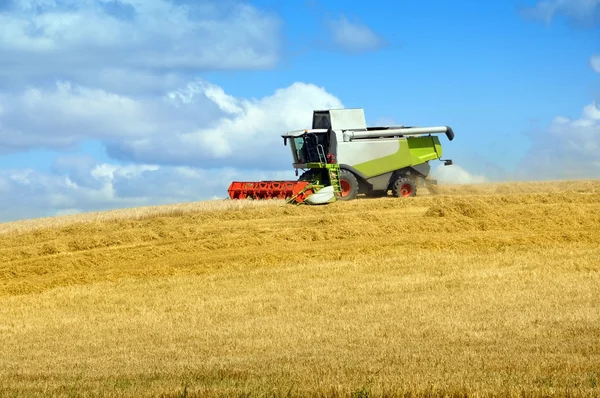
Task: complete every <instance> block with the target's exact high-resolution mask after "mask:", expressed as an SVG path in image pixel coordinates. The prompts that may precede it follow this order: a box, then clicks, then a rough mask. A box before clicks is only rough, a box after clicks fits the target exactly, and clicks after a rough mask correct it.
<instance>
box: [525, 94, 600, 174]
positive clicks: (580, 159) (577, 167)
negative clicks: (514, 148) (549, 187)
mask: <svg viewBox="0 0 600 398" xmlns="http://www.w3.org/2000/svg"><path fill="white" fill-rule="evenodd" d="M530 136H531V139H532V142H533V145H532V148H531V150H530V151H529V152H528V154H527V155H526V157H525V159H524V160H523V162H522V164H521V166H520V167H519V174H520V175H525V176H529V177H534V178H544V179H561V178H599V177H600V106H599V105H597V104H596V102H592V103H591V104H589V105H587V106H585V107H584V108H583V111H582V114H581V117H580V118H578V119H570V118H567V117H564V116H560V117H556V118H555V119H554V120H553V122H552V123H551V124H550V126H549V127H548V129H546V130H545V131H541V132H536V133H532V134H531V135H530Z"/></svg>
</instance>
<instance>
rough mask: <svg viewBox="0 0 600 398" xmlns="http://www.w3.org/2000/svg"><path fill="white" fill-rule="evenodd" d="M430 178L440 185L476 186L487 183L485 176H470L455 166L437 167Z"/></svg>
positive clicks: (441, 165)
mask: <svg viewBox="0 0 600 398" xmlns="http://www.w3.org/2000/svg"><path fill="white" fill-rule="evenodd" d="M431 177H432V178H434V179H436V180H437V181H438V183H440V184H478V183H484V182H487V179H486V178H485V176H483V175H474V174H471V173H469V172H468V171H467V170H465V169H464V168H462V167H460V166H458V165H456V164H453V165H451V166H444V165H443V164H440V165H438V166H437V167H436V168H435V169H433V170H432V171H431Z"/></svg>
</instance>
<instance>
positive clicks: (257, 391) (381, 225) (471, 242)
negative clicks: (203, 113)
mask: <svg viewBox="0 0 600 398" xmlns="http://www.w3.org/2000/svg"><path fill="white" fill-rule="evenodd" d="M0 347H2V349H1V350H0V396H19V397H21V396H24V397H29V396H110V397H145V396H164V397H176V396H201V397H216V396H231V397H233V396H235V397H238V396H244V397H254V396H257V397H258V396H261V397H262V396H265V397H266V396H269V397H279V396H281V397H283V396H289V397H293V396H314V397H367V396H369V397H379V396H381V397H383V396H387V397H394V396H403V397H417V396H428V397H434V396H440V397H459V396H460V397H467V396H468V397H471V396H472V397H488V396H489V397H492V396H494V397H495V396H497V397H501V396H502V397H504V396H514V397H517V396H518V397H522V396H523V397H524V396H532V397H546V396H571V397H593V396H600V181H597V180H592V181H554V182H535V183H533V182H532V183H525V182H523V183H506V184H481V185H456V186H440V187H439V189H438V190H437V192H436V193H435V194H423V195H420V196H417V197H414V198H403V199H399V198H394V197H387V198H375V199H358V200H355V201H350V202H337V203H334V204H331V205H327V206H314V207H309V206H292V205H286V204H285V203H283V202H281V201H266V202H258V201H248V202H246V201H244V202H236V201H210V202H200V203H189V204H181V205H173V206H161V207H151V208H138V209H122V210H117V211H112V212H103V213H90V214H80V215H74V216H64V217H56V218H48V219H39V220H25V221H18V222H11V223H4V224H0Z"/></svg>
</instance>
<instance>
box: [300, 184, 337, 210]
mask: <svg viewBox="0 0 600 398" xmlns="http://www.w3.org/2000/svg"><path fill="white" fill-rule="evenodd" d="M334 194H335V191H334V190H333V186H331V185H329V186H327V187H324V188H322V189H321V190H320V191H318V192H316V193H314V194H312V195H310V196H309V197H308V198H306V201H307V202H308V203H310V204H311V205H322V204H325V203H328V202H330V201H331V200H332V199H333V195H334Z"/></svg>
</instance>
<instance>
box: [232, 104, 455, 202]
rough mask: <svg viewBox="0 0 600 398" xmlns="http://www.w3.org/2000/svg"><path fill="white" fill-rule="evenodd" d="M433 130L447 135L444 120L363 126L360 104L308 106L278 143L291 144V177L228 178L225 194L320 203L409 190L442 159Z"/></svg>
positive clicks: (404, 194)
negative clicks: (304, 123)
mask: <svg viewBox="0 0 600 398" xmlns="http://www.w3.org/2000/svg"><path fill="white" fill-rule="evenodd" d="M438 134H445V135H446V137H447V138H448V140H449V141H452V140H453V139H454V131H452V128H450V127H448V126H437V127H407V126H384V127H369V126H367V124H366V121H365V114H364V110H363V109H361V108H358V109H329V110H317V111H314V112H313V122H312V128H311V129H307V130H296V131H290V132H288V133H286V134H284V135H282V137H283V143H284V145H288V143H289V146H290V148H291V151H292V156H293V167H294V168H295V169H296V176H298V170H302V171H303V173H302V175H300V177H299V178H298V180H295V181H258V182H248V181H234V182H232V183H231V185H230V186H229V189H228V192H229V197H230V198H231V199H275V198H279V199H286V200H287V201H288V202H289V203H298V204H300V203H306V204H325V203H331V202H334V201H336V200H352V199H354V198H356V196H357V195H359V194H365V195H367V196H385V195H387V194H388V191H392V193H393V195H395V196H398V197H410V196H415V195H416V193H417V188H418V187H423V186H430V185H435V184H437V181H435V180H432V179H430V178H429V172H430V169H431V166H430V165H429V162H430V161H432V160H440V161H442V162H444V164H445V165H451V164H452V161H451V160H444V159H442V145H441V144H440V140H439V137H438V136H437V135H438Z"/></svg>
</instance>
